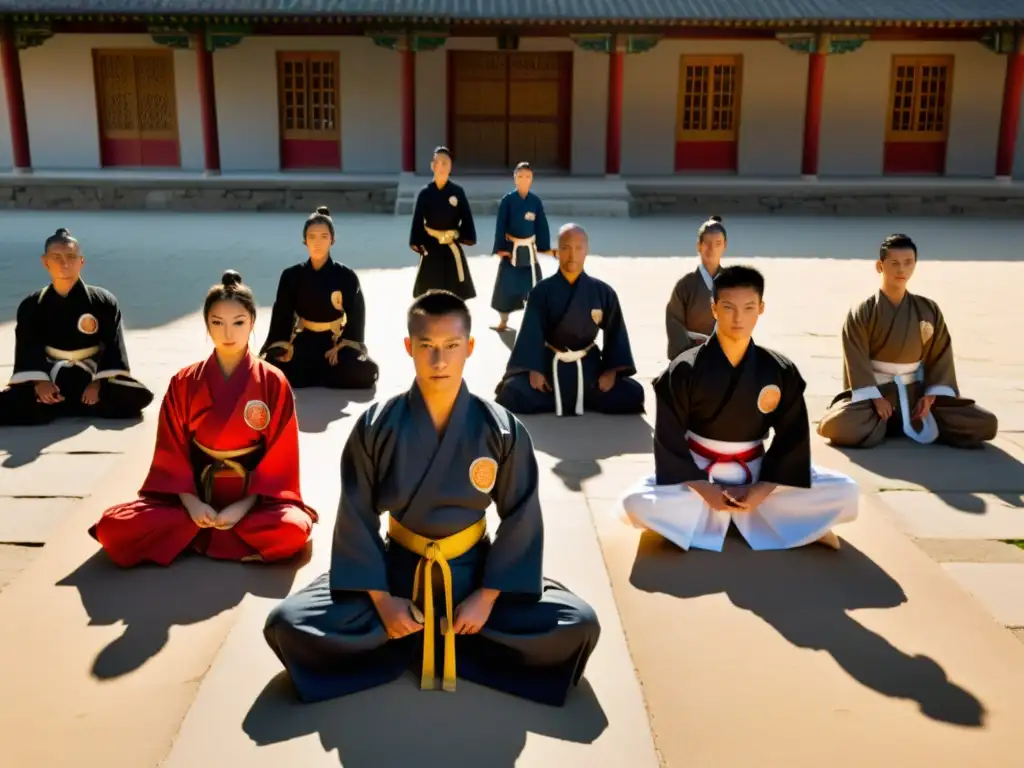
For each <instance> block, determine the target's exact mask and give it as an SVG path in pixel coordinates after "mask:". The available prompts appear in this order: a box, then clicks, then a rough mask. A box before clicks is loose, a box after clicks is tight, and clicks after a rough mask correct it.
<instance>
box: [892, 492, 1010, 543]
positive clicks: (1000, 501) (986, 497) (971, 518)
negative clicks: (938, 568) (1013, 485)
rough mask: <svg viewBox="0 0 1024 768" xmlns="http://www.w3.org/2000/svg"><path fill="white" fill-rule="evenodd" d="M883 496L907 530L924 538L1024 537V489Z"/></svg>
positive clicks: (900, 524) (900, 523) (893, 513)
mask: <svg viewBox="0 0 1024 768" xmlns="http://www.w3.org/2000/svg"><path fill="white" fill-rule="evenodd" d="M879 498H880V500H881V501H882V503H883V504H884V505H885V507H886V508H887V510H888V511H890V513H891V514H892V516H893V519H894V520H895V521H896V524H897V525H898V526H899V528H900V529H901V530H903V531H904V532H905V533H907V534H909V535H911V536H916V537H917V538H922V539H956V538H963V539H1024V491H1022V492H1018V493H1003V494H999V495H995V494H990V493H924V492H920V491H884V492H882V493H880V494H879Z"/></svg>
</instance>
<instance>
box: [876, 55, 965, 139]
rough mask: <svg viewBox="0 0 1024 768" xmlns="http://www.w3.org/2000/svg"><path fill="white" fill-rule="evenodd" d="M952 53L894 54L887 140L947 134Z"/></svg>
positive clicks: (951, 82) (930, 137) (936, 137)
mask: <svg viewBox="0 0 1024 768" xmlns="http://www.w3.org/2000/svg"><path fill="white" fill-rule="evenodd" d="M952 87H953V57H952V56H895V57H893V63H892V87H891V96H890V98H889V120H888V125H887V127H886V139H887V140H889V141H945V140H946V137H947V135H948V133H949V111H950V109H949V108H950V96H951V92H952Z"/></svg>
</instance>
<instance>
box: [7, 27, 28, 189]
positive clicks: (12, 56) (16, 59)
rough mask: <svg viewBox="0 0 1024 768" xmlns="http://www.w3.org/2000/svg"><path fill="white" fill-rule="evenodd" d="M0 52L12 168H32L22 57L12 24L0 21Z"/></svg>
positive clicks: (24, 169) (17, 169)
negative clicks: (22, 80)
mask: <svg viewBox="0 0 1024 768" xmlns="http://www.w3.org/2000/svg"><path fill="white" fill-rule="evenodd" d="M0 56H2V57H3V59H2V61H3V69H4V92H5V93H6V95H7V117H8V120H9V121H10V124H11V151H12V154H13V156H14V170H15V172H19V171H29V170H31V169H32V153H31V151H30V148H29V143H28V118H27V117H26V115H25V90H24V87H23V86H22V82H21V57H20V56H19V55H18V43H17V40H16V37H15V34H14V25H13V24H9V23H8V24H2V25H0Z"/></svg>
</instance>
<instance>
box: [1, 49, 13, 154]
mask: <svg viewBox="0 0 1024 768" xmlns="http://www.w3.org/2000/svg"><path fill="white" fill-rule="evenodd" d="M3 77H4V64H3V60H2V59H0V83H2V82H3ZM10 124H11V123H10V120H9V118H8V116H7V99H6V97H5V98H3V99H0V172H3V171H7V170H10V169H11V168H12V167H14V153H13V151H12V149H11V132H10V130H9V128H8V126H10Z"/></svg>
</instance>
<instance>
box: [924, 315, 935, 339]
mask: <svg viewBox="0 0 1024 768" xmlns="http://www.w3.org/2000/svg"><path fill="white" fill-rule="evenodd" d="M934 335H935V326H934V325H932V324H931V323H929V322H928V321H927V320H922V321H921V343H922V344H927V343H928V342H929V341H931V338H932V336H934Z"/></svg>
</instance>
